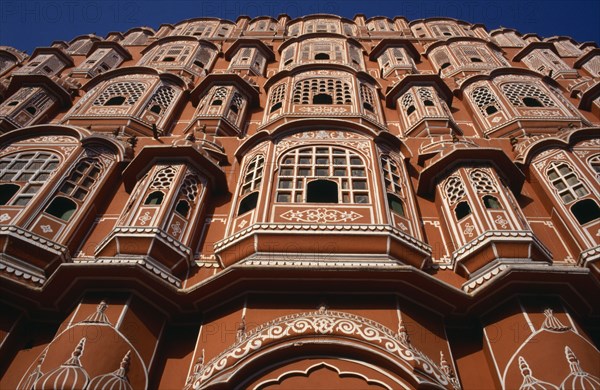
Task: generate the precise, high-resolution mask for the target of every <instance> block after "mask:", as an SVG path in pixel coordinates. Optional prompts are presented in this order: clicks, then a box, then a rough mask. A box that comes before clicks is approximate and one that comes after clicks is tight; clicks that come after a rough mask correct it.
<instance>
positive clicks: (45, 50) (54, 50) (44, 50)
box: [31, 47, 74, 66]
mask: <svg viewBox="0 0 600 390" xmlns="http://www.w3.org/2000/svg"><path fill="white" fill-rule="evenodd" d="M40 54H52V55H55V56H57V57H59V58H60V59H61V60H63V61H64V62H65V63H66V64H67V66H73V65H74V62H73V58H71V56H70V55H68V54H67V53H65V52H64V51H63V50H62V49H59V48H58V47H38V48H37V49H35V50H34V51H33V54H31V58H32V59H33V58H35V57H37V56H38V55H40Z"/></svg>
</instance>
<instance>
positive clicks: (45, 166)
mask: <svg viewBox="0 0 600 390" xmlns="http://www.w3.org/2000/svg"><path fill="white" fill-rule="evenodd" d="M58 163H59V158H58V156H57V155H56V154H54V153H49V152H36V151H31V152H20V153H16V154H11V155H8V156H4V157H2V158H0V185H2V187H0V193H1V195H0V197H1V198H2V199H3V201H2V202H0V204H4V205H17V206H24V205H26V204H27V203H29V201H30V200H31V199H32V198H33V197H34V196H35V194H36V193H37V192H38V191H39V189H40V188H41V187H42V186H43V185H44V183H46V182H47V181H48V179H49V178H50V175H51V174H52V173H53V172H54V171H55V170H56V168H57V167H58ZM15 186H16V187H17V188H16V190H15Z"/></svg>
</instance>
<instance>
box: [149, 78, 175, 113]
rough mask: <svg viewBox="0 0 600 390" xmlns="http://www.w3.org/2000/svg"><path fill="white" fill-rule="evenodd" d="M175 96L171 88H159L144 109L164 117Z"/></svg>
mask: <svg viewBox="0 0 600 390" xmlns="http://www.w3.org/2000/svg"><path fill="white" fill-rule="evenodd" d="M176 95H177V93H176V91H175V89H174V88H173V87H169V86H166V85H163V86H161V87H159V88H158V89H157V90H156V92H155V93H154V95H152V98H151V99H150V101H149V102H148V104H147V105H146V109H147V110H150V111H152V112H153V113H155V114H158V115H164V113H165V112H166V111H167V110H168V108H169V106H170V105H171V103H173V99H175V96H176Z"/></svg>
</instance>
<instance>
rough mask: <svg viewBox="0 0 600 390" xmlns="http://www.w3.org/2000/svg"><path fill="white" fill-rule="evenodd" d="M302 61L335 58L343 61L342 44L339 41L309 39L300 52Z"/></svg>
mask: <svg viewBox="0 0 600 390" xmlns="http://www.w3.org/2000/svg"><path fill="white" fill-rule="evenodd" d="M300 59H301V60H302V61H311V60H335V61H342V60H343V59H344V56H343V54H342V44H341V43H339V42H326V41H317V42H314V41H307V42H305V43H304V44H303V46H302V51H301V53H300Z"/></svg>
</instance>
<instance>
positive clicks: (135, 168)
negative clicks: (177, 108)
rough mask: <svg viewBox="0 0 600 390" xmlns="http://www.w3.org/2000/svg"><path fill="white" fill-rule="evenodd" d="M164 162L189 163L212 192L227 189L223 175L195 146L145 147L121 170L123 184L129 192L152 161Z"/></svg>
mask: <svg viewBox="0 0 600 390" xmlns="http://www.w3.org/2000/svg"><path fill="white" fill-rule="evenodd" d="M161 160H165V161H168V162H170V163H172V162H176V161H181V162H186V163H190V164H191V165H192V166H194V168H196V169H198V170H199V171H200V172H202V173H203V174H205V175H206V176H207V178H208V179H209V180H210V181H211V183H212V184H213V191H215V192H220V191H223V190H224V189H226V188H227V180H226V177H225V173H224V172H223V170H222V169H221V167H219V166H218V165H217V164H216V162H214V160H213V159H212V158H210V157H209V155H208V153H207V152H206V151H204V150H202V149H201V148H200V147H199V146H197V145H195V146H192V145H180V146H171V145H169V146H162V145H159V146H145V147H144V148H143V149H142V150H141V151H140V152H139V153H138V155H137V156H135V158H134V159H133V160H131V162H130V163H129V165H127V167H126V168H125V170H123V183H124V184H125V189H126V190H127V191H128V192H130V191H131V190H132V189H133V187H134V186H135V184H136V183H137V181H138V179H139V178H140V177H141V176H142V175H143V174H144V173H145V172H146V171H147V170H148V167H149V166H150V164H151V163H152V162H153V161H161Z"/></svg>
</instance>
